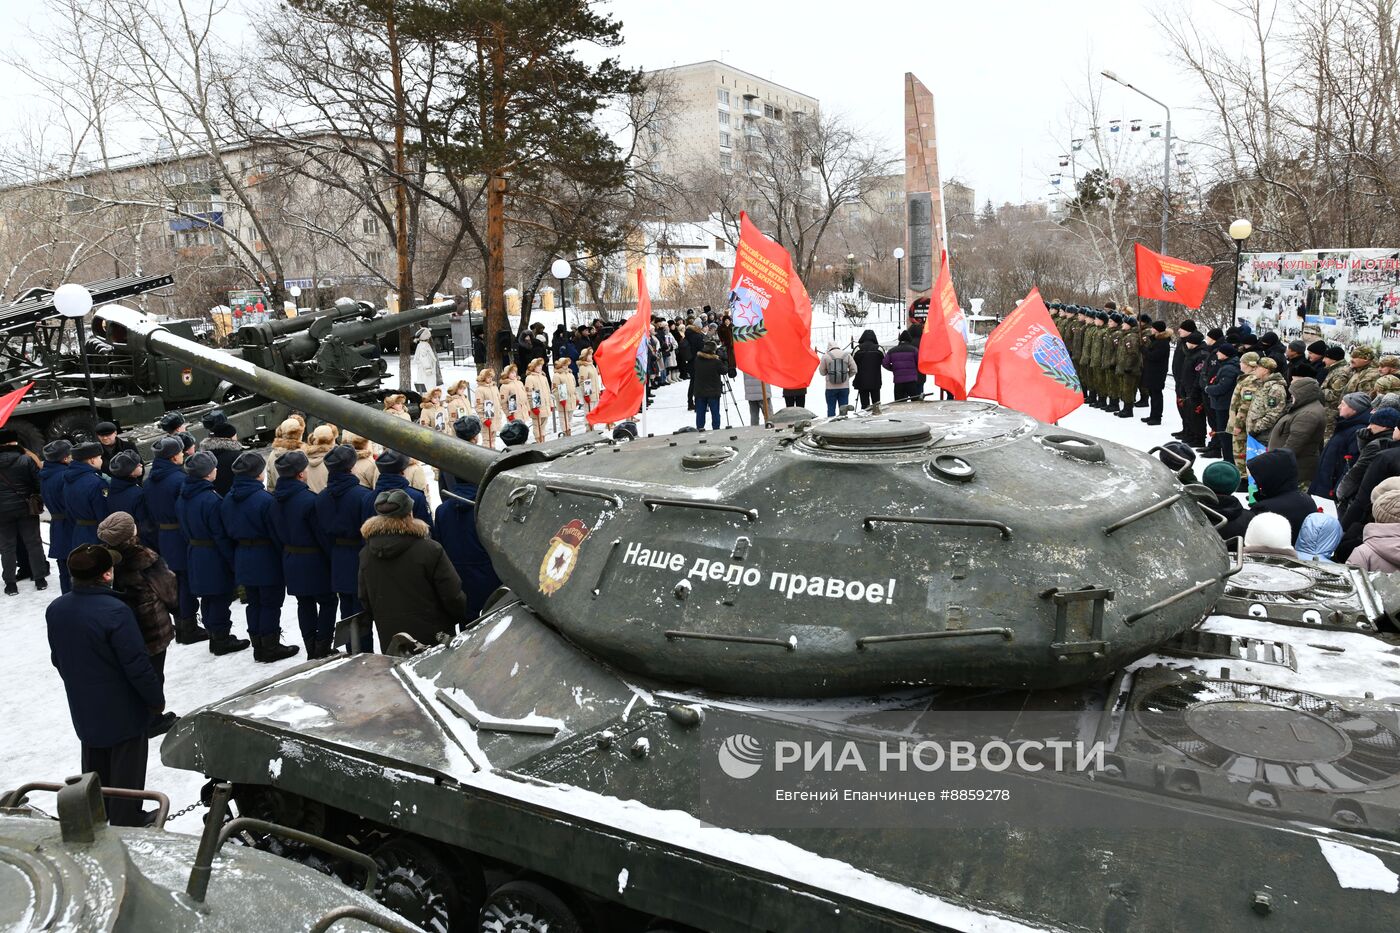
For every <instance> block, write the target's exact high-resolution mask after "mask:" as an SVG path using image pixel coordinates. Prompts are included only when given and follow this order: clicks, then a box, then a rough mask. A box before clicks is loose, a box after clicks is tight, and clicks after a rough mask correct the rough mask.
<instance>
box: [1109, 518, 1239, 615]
mask: <svg viewBox="0 0 1400 933" xmlns="http://www.w3.org/2000/svg"><path fill="white" fill-rule="evenodd" d="M1231 540H1232V541H1234V542H1235V552H1234V559H1233V560H1231V561H1230V566H1229V567H1227V568H1225V572H1224V573H1222V574H1220V575H1219V576H1218V577H1216V578H1214V579H1213V580H1202V581H1201V582H1200V583H1197V584H1195V585H1194V586H1189V587H1187V588H1186V589H1184V590H1182V591H1181V592H1179V593H1176V594H1175V595H1172V596H1168V597H1167V598H1166V599H1162V600H1158V601H1157V602H1155V603H1153V604H1152V605H1150V606H1148V607H1147V608H1146V609H1140V610H1138V611H1137V612H1134V613H1133V614H1132V615H1129V616H1125V617H1124V619H1123V624H1124V625H1132V624H1133V623H1135V622H1138V621H1140V620H1141V619H1143V618H1145V617H1147V616H1149V615H1151V614H1152V613H1154V612H1159V611H1161V610H1163V609H1165V608H1167V607H1168V606H1171V605H1175V604H1176V603H1179V602H1181V601H1182V600H1183V599H1186V598H1187V597H1188V596H1195V595H1196V594H1197V593H1199V592H1201V591H1202V590H1206V589H1209V588H1210V587H1212V586H1215V585H1216V584H1217V583H1223V582H1225V581H1226V580H1228V579H1230V578H1231V577H1233V576H1234V575H1235V574H1237V573H1239V572H1240V571H1241V570H1243V569H1244V539H1243V538H1232V539H1231Z"/></svg>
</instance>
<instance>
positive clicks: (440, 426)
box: [418, 388, 448, 431]
mask: <svg viewBox="0 0 1400 933" xmlns="http://www.w3.org/2000/svg"><path fill="white" fill-rule="evenodd" d="M418 423H419V424H420V425H422V426H423V427H425V428H429V429H431V430H434V431H446V430H447V425H448V421H447V407H446V406H445V405H443V403H442V389H441V388H433V389H429V390H428V392H427V394H426V395H424V396H423V401H422V402H421V403H420V404H419V406H418Z"/></svg>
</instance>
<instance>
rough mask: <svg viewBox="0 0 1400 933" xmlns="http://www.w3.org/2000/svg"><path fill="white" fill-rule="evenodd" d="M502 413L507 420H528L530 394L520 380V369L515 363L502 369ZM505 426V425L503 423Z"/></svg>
mask: <svg viewBox="0 0 1400 933" xmlns="http://www.w3.org/2000/svg"><path fill="white" fill-rule="evenodd" d="M501 414H503V415H505V419H506V421H507V422H510V421H517V420H519V421H525V420H528V418H529V414H530V396H529V395H528V394H526V392H525V386H524V385H523V384H522V383H521V382H520V371H519V370H517V369H516V368H515V366H514V364H512V365H510V366H507V367H506V368H505V369H503V370H501ZM502 427H504V425H502Z"/></svg>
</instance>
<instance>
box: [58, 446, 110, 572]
mask: <svg viewBox="0 0 1400 933" xmlns="http://www.w3.org/2000/svg"><path fill="white" fill-rule="evenodd" d="M63 503H64V505H65V506H66V507H67V509H68V518H69V520H70V521H72V523H73V547H77V546H78V545H80V544H100V543H101V542H100V541H99V540H98V538H97V526H98V525H100V524H102V519H104V518H106V517H107V477H105V476H103V475H102V445H101V444H99V443H97V441H88V442H86V443H83V444H79V445H78V446H76V447H74V448H73V462H72V463H70V464H68V474H67V475H66V476H64V477H63ZM65 556H67V555H65Z"/></svg>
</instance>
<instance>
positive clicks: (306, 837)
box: [214, 816, 379, 893]
mask: <svg viewBox="0 0 1400 933" xmlns="http://www.w3.org/2000/svg"><path fill="white" fill-rule="evenodd" d="M245 829H249V830H255V831H257V832H261V833H267V834H268V835H270V836H282V837H285V838H287V839H290V840H292V841H293V842H300V843H302V844H303V845H308V846H311V847H312V848H313V849H320V850H321V851H322V852H326V853H329V854H330V855H333V856H335V857H336V858H343V859H345V860H346V861H348V862H354V863H355V864H356V865H358V866H360V867H361V868H363V869H364V870H365V883H364V884H363V885H362V886H361V890H362V891H365V892H366V893H368V892H370V891H373V890H374V883H375V882H376V881H378V880H379V865H378V864H377V863H376V862H375V861H374V859H372V858H370V857H369V856H368V855H365V854H364V853H363V852H356V851H355V850H354V849H351V848H347V847H346V846H342V845H338V844H336V843H334V842H331V841H330V840H329V839H325V838H322V837H321V836H317V835H315V834H314V833H308V832H304V831H302V830H300V829H292V827H290V826H282V825H281V824H279V823H269V822H268V821H267V820H258V819H254V818H253V817H251V816H240V817H236V818H234V819H231V820H229V821H228V822H227V823H225V824H224V826H223V829H221V830H219V838H218V841H217V843H216V845H215V848H214V852H215V853H217V852H218V851H219V849H222V848H223V846H224V843H226V842H228V838H229V837H230V836H232V835H233V834H234V833H241V832H243V831H244V830H245Z"/></svg>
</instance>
